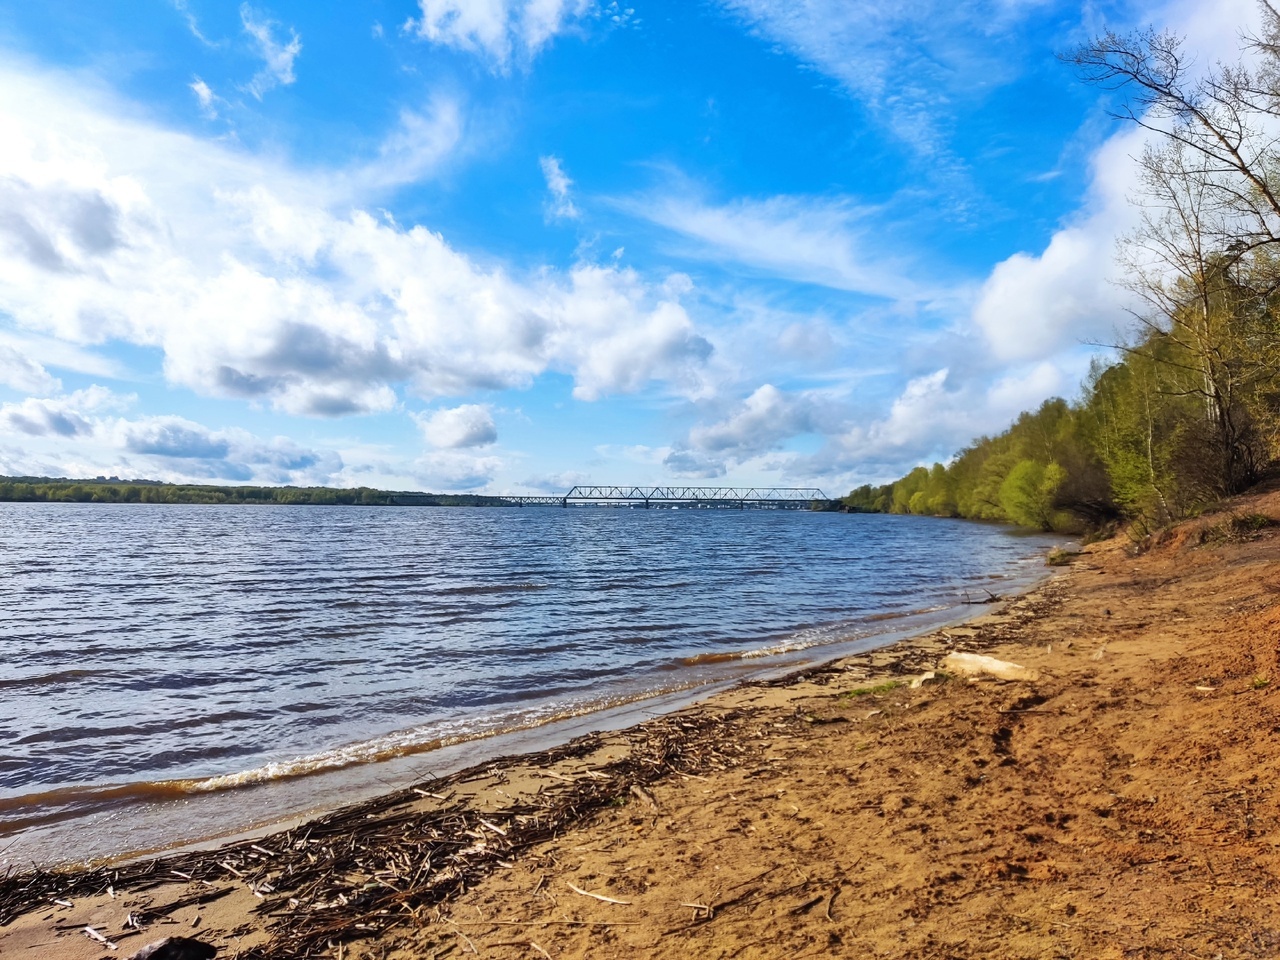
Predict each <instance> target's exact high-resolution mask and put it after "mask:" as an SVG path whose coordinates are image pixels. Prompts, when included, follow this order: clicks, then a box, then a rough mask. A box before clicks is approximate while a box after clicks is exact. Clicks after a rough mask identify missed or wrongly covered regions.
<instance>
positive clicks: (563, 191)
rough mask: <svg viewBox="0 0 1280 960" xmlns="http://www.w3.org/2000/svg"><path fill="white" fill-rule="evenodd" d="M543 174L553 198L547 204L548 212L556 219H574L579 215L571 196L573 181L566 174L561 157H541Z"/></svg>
mask: <svg viewBox="0 0 1280 960" xmlns="http://www.w3.org/2000/svg"><path fill="white" fill-rule="evenodd" d="M538 163H539V165H540V166H541V167H542V176H543V177H544V178H546V181H547V190H549V191H550V192H551V200H550V202H549V203H548V204H547V214H548V215H549V216H551V217H554V218H555V219H558V220H559V219H566V220H573V219H576V218H577V217H578V215H579V214H578V208H577V207H575V206H574V205H573V200H572V199H571V198H570V196H569V188H570V187H571V186H573V181H572V180H570V179H569V177H568V176H567V175H566V174H565V172H564V168H563V167H562V166H561V165H560V158H559V157H540V158H539V159H538Z"/></svg>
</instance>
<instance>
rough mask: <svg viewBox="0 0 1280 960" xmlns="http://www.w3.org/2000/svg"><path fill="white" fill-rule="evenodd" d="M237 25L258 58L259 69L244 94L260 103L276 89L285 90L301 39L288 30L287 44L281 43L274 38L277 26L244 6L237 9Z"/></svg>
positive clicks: (298, 52)
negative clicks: (238, 15) (245, 34)
mask: <svg viewBox="0 0 1280 960" xmlns="http://www.w3.org/2000/svg"><path fill="white" fill-rule="evenodd" d="M240 22H241V24H243V26H244V32H245V33H247V34H248V35H249V36H250V37H251V38H252V39H253V42H254V45H255V46H256V48H257V52H258V55H259V56H260V57H262V60H263V67H262V69H261V70H259V71H258V72H257V73H256V74H254V76H253V79H252V80H250V81H249V83H248V84H247V85H246V86H245V90H247V91H248V92H249V93H251V94H252V95H253V96H254V97H256V98H257V99H259V100H261V99H262V95H263V94H264V93H266V92H267V91H268V90H271V89H273V88H274V87H277V86H281V85H283V86H288V85H289V84H291V83H293V82H294V80H295V79H296V77H295V76H294V74H293V62H294V61H295V60H297V59H298V55H299V54H300V53H302V38H301V37H299V36H298V32H297V31H296V30H294V29H293V28H292V27H290V28H289V42H288V43H281V42H280V41H278V40H277V39H276V37H275V29H276V27H277V26H278V24H277V23H276V22H275V21H274V20H270V19H267V18H265V17H263V16H261V15H260V14H258V13H257V12H256V11H254V9H253V8H252V7H251V6H249V4H247V3H242V4H241V5H240Z"/></svg>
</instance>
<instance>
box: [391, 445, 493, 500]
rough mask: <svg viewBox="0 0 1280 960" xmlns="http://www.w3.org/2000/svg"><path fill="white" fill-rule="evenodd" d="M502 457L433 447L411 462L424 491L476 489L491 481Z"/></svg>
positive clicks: (415, 475)
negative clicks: (434, 448) (433, 448)
mask: <svg viewBox="0 0 1280 960" xmlns="http://www.w3.org/2000/svg"><path fill="white" fill-rule="evenodd" d="M501 468H502V459H501V458H500V457H493V456H477V455H475V454H470V453H465V452H463V451H461V450H432V451H430V452H428V453H426V454H424V455H423V456H422V457H421V458H419V459H418V460H416V461H415V462H414V464H413V472H414V477H415V479H416V480H417V481H418V483H419V484H420V485H421V486H422V487H423V488H425V489H427V490H442V491H456V490H478V489H480V488H482V487H485V486H487V485H488V484H490V483H491V482H493V478H494V475H495V474H496V473H497V472H498V470H500V469H501Z"/></svg>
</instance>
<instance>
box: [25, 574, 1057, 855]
mask: <svg viewBox="0 0 1280 960" xmlns="http://www.w3.org/2000/svg"><path fill="white" fill-rule="evenodd" d="M1037 559H1038V558H1037ZM1052 576H1053V573H1052V571H1046V570H1045V569H1044V568H1043V567H1040V568H1038V569H1036V571H1035V572H1034V573H1028V572H1026V571H1025V570H1024V571H1023V572H1018V573H1006V574H1005V575H1004V576H1003V579H1000V580H992V581H991V582H990V586H992V587H995V588H996V589H998V590H1001V591H1002V593H1001V594H1000V595H999V596H998V597H996V600H997V601H999V600H1007V599H1010V598H1013V597H1017V596H1020V595H1022V593H1024V592H1025V591H1027V590H1029V589H1031V588H1034V587H1035V586H1036V585H1037V584H1039V583H1041V582H1043V581H1045V580H1046V579H1048V578H1051V577H1052ZM959 589H960V588H957V590H959ZM983 589H984V591H985V592H986V593H987V594H988V595H989V596H995V595H993V594H991V593H990V590H989V589H987V588H985V587H984V588H983ZM961 592H963V591H961ZM992 602H993V601H988V600H974V599H971V598H970V597H969V595H968V594H967V593H966V594H965V599H964V600H960V599H958V595H957V599H956V600H955V601H954V602H953V603H952V604H951V605H949V606H946V607H937V608H932V607H931V608H922V609H918V610H902V611H892V612H887V613H883V614H877V615H874V616H871V617H867V618H865V619H864V620H862V621H860V624H861V629H860V630H858V631H856V632H855V633H853V634H852V635H850V636H848V637H846V638H844V639H841V640H838V641H835V642H829V643H818V644H815V645H813V646H795V647H790V646H784V647H781V648H779V649H778V650H777V651H776V652H770V651H756V650H743V651H732V652H727V653H716V654H708V655H702V656H699V657H692V658H689V659H688V660H686V661H685V666H686V667H687V668H689V669H690V670H693V671H697V673H694V674H691V678H690V679H687V680H686V681H684V682H683V683H682V684H681V685H678V686H673V687H670V688H664V689H660V690H657V691H653V690H640V691H639V692H637V693H636V694H635V695H634V696H625V695H624V696H622V697H621V698H612V700H611V702H607V704H606V705H603V706H600V705H597V704H587V705H584V706H577V707H574V708H573V709H567V710H564V711H563V712H561V713H559V714H558V715H554V716H553V718H552V719H549V720H541V719H540V720H537V721H535V722H531V723H527V724H526V723H517V724H515V725H512V726H508V727H505V728H503V729H499V730H497V731H495V732H486V731H478V732H473V733H464V734H461V735H455V736H452V737H450V738H447V739H444V740H441V741H436V740H427V741H424V743H423V745H422V747H421V748H410V749H405V750H403V751H401V752H397V753H395V754H392V755H389V756H388V757H387V758H384V759H378V760H374V761H359V762H351V763H335V764H333V765H332V766H324V765H319V766H316V767H315V769H306V770H305V771H304V772H302V773H300V774H297V775H286V776H274V775H273V776H270V777H266V778H261V779H258V778H255V779H252V780H249V779H247V775H246V774H245V773H240V772H237V773H233V774H222V775H217V776H209V777H203V778H194V779H192V780H190V781H181V780H160V781H149V782H139V783H129V784H123V785H106V786H101V787H99V786H92V785H84V786H80V787H72V788H61V789H60V793H62V794H65V795H67V796H69V797H70V796H78V797H80V800H79V801H78V802H80V803H82V804H84V803H87V802H88V800H86V799H85V797H88V798H89V799H92V798H94V797H96V796H97V795H99V794H102V795H103V796H104V797H105V798H106V799H105V800H104V801H103V802H104V803H112V804H114V806H113V807H107V806H103V807H102V808H101V809H98V810H96V811H95V812H93V813H92V814H90V815H80V816H79V817H75V816H67V817H62V818H57V819H47V820H36V821H35V823H34V825H33V826H31V827H29V828H26V829H24V830H20V831H18V832H15V833H12V834H10V835H8V836H0V873H2V872H3V871H5V870H12V869H24V868H26V867H28V866H32V865H34V866H36V867H39V868H41V869H48V870H55V871H66V870H77V869H96V868H100V867H107V866H121V865H126V864H129V863H131V862H132V861H135V860H140V859H144V858H155V857H162V856H166V855H168V854H173V853H180V852H186V851H190V850H200V849H206V848H209V847H212V846H221V845H223V844H226V843H230V842H232V841H234V840H237V839H241V838H244V839H251V838H254V837H261V836H265V835H268V834H270V833H273V832H278V831H280V830H283V829H286V828H287V827H289V826H291V825H296V824H298V823H301V822H304V821H305V820H310V819H313V818H316V817H319V816H324V815H325V814H327V813H331V812H333V811H334V810H335V809H338V808H340V807H346V806H349V805H351V804H354V803H360V802H363V801H365V800H375V799H378V798H380V797H381V796H383V795H385V794H386V793H388V792H390V791H392V790H395V789H398V788H405V787H408V786H411V785H413V784H415V783H418V782H419V781H420V780H422V779H423V778H424V777H432V778H434V777H438V776H443V775H449V774H454V773H457V772H458V771H460V770H462V769H464V768H467V767H471V766H474V765H476V764H483V763H489V762H492V761H493V760H494V759H495V758H498V757H504V758H509V757H511V756H520V755H524V754H526V753H528V754H533V753H539V752H542V751H545V750H549V749H553V748H555V747H557V746H560V745H562V744H563V743H564V742H566V741H568V740H571V739H573V738H575V737H577V736H580V735H582V734H584V733H588V732H593V731H602V730H603V731H607V732H618V731H621V730H623V729H625V728H627V727H631V726H633V725H636V724H638V723H640V722H642V721H643V720H645V719H648V718H651V717H653V716H658V715H663V714H668V713H672V712H675V711H678V710H682V709H685V708H688V707H691V706H694V705H696V704H698V703H701V702H703V701H706V700H708V699H710V698H714V697H716V696H718V695H720V694H723V693H725V692H728V691H732V690H733V689H735V688H737V687H738V686H740V685H742V684H744V683H745V684H751V683H754V682H757V681H760V680H763V681H771V680H773V679H775V678H776V677H778V676H790V675H792V674H794V673H797V672H804V671H807V670H812V669H821V668H822V667H824V666H826V665H828V664H830V663H832V662H835V661H842V660H846V659H849V658H851V657H859V656H862V655H864V654H867V653H870V652H874V651H878V650H881V649H887V648H891V647H894V646H896V645H898V644H901V643H903V642H910V641H911V640H912V639H915V638H918V637H921V636H925V635H927V634H930V633H933V632H936V631H937V630H941V629H946V628H948V627H952V626H955V625H957V624H960V623H964V622H968V621H969V620H972V619H974V618H975V617H980V616H982V615H983V614H984V612H985V611H986V609H988V608H989V607H990V605H991V603H992ZM873 625H874V626H876V627H880V628H882V629H880V630H878V631H876V632H868V631H869V629H870V628H871V627H872V626H873ZM602 702H605V701H602ZM400 733H401V732H399V731H394V732H391V733H389V734H386V735H384V736H382V737H380V738H379V739H381V740H390V739H393V738H396V737H398V736H400ZM361 746H363V744H353V745H343V746H340V747H337V748H333V749H332V750H330V751H328V752H329V753H333V754H338V753H343V752H351V753H355V752H356V748H359V747H361ZM310 759H312V758H310V757H302V758H300V760H302V761H306V760H310ZM296 764H297V762H296V761H291V762H286V763H284V764H277V763H275V762H273V763H272V764H270V766H275V765H283V766H293V765H296ZM258 769H259V768H255V769H252V770H250V771H248V774H250V775H251V774H256V773H257V772H258ZM261 769H265V767H264V768H261ZM217 780H225V781H241V780H244V781H245V783H244V785H243V786H241V785H239V783H236V784H235V785H233V786H229V787H227V788H222V789H203V788H202V786H203V784H205V783H208V782H212V781H217ZM187 783H193V784H196V787H195V788H194V789H184V784H187ZM116 797H122V798H123V799H117V800H113V799H112V798H116ZM241 809H243V810H245V811H246V813H245V815H244V816H243V818H238V817H237V816H236V814H235V811H237V810H241ZM90 817H92V819H90ZM103 818H105V820H104V819H103ZM177 818H182V822H183V824H184V826H183V828H182V830H181V831H178V830H176V829H174V828H172V827H170V826H168V825H169V824H172V823H173V822H174V821H175V820H176V819H177ZM139 821H141V823H139ZM197 824H198V826H197ZM77 827H83V828H85V829H88V830H90V831H93V830H94V829H95V828H96V829H97V830H99V831H105V832H104V833H101V834H100V835H99V836H97V837H95V840H94V842H93V843H91V844H88V845H85V846H82V847H81V849H80V851H77V852H75V853H73V854H71V855H69V856H66V857H61V858H55V857H50V856H49V855H48V853H47V848H46V847H44V846H43V844H45V843H47V842H48V841H49V840H51V839H52V840H53V841H54V842H59V841H60V840H61V838H62V836H63V835H64V834H66V833H67V831H68V830H69V829H71V830H74V829H76V828H77ZM137 836H142V837H147V838H152V839H154V840H155V841H156V842H154V843H153V844H151V845H145V846H139V845H137V844H133V845H131V844H130V843H128V842H127V841H128V840H129V839H130V838H132V837H137ZM58 849H59V850H61V849H62V848H61V847H59V848H58Z"/></svg>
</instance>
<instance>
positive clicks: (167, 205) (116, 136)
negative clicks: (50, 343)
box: [0, 65, 711, 416]
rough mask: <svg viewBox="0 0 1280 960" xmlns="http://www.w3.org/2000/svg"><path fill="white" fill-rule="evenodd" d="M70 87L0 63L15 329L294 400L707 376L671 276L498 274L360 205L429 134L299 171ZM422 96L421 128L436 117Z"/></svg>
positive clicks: (1, 256)
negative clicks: (377, 163) (160, 360)
mask: <svg viewBox="0 0 1280 960" xmlns="http://www.w3.org/2000/svg"><path fill="white" fill-rule="evenodd" d="M15 71H17V72H15ZM18 76H21V82H17V77H18ZM84 98H85V94H84V92H83V90H81V89H80V88H78V87H77V86H76V85H75V84H74V83H73V82H72V81H70V80H67V81H62V80H60V79H59V78H58V77H56V76H50V75H47V74H41V73H40V72H39V71H38V70H37V69H34V68H31V69H25V70H19V68H18V67H17V66H15V65H5V66H0V144H3V145H4V147H3V148H2V149H0V311H3V312H5V313H7V314H8V315H9V316H10V317H12V318H13V321H14V322H15V323H16V324H18V325H19V326H21V327H24V328H26V329H27V330H31V331H40V332H42V333H46V334H48V335H49V336H51V337H53V338H56V339H59V340H61V341H63V342H64V343H70V344H75V345H81V346H85V345H92V344H98V343H103V342H105V341H108V340H119V341H125V342H128V343H132V344H136V345H141V346H146V347H154V348H157V349H159V350H160V351H162V353H163V357H164V373H165V376H166V378H167V379H168V381H169V382H170V383H173V384H179V385H182V386H185V387H188V388H190V389H192V390H194V391H195V392H197V393H198V394H201V395H205V396H215V397H231V398H239V399H244V400H248V401H252V402H256V403H261V404H265V405H269V406H272V407H274V408H276V409H278V410H282V411H285V412H289V413H299V414H306V415H311V416H339V415H347V414H359V413H368V412H376V411H384V410H388V409H391V408H392V407H393V406H394V405H395V403H396V401H397V390H399V389H402V388H407V389H410V390H412V391H414V392H416V393H417V394H419V395H420V396H422V397H425V398H435V397H441V396H450V395H453V396H457V395H464V394H467V393H471V392H474V391H476V390H484V389H501V388H508V387H525V386H528V385H529V384H530V383H532V381H533V379H534V378H536V377H537V376H539V375H540V374H542V373H544V372H546V371H557V372H563V373H567V374H569V375H570V376H572V377H573V378H574V382H575V395H576V396H578V397H579V398H581V399H588V400H591V399H597V398H600V397H603V396H606V395H609V394H616V393H625V392H631V391H637V390H642V389H644V388H646V387H647V386H648V385H650V384H653V383H665V384H667V385H668V387H669V388H670V389H673V390H676V391H678V392H681V393H684V394H689V395H694V394H697V393H698V392H700V391H703V390H705V389H706V384H705V382H704V380H703V373H704V367H705V363H706V360H707V358H708V357H709V356H710V353H711V345H710V343H709V341H708V340H707V339H706V338H705V337H703V336H702V335H701V334H699V333H698V332H697V330H696V329H695V325H694V323H693V320H692V319H691V317H690V316H689V314H688V312H687V310H686V309H685V306H684V305H683V303H682V298H683V297H685V296H686V295H687V294H688V293H689V291H690V287H691V285H690V283H689V281H688V279H687V278H686V277H683V276H681V275H678V274H676V275H672V276H670V277H668V278H667V279H666V280H665V281H662V282H657V283H655V282H653V281H651V280H649V279H647V278H645V277H642V276H640V275H639V274H637V273H636V272H635V271H632V270H629V269H626V268H623V267H621V266H620V265H618V264H610V265H607V266H601V265H597V264H592V263H580V264H578V265H577V266H575V267H573V268H572V269H570V270H568V271H557V270H553V269H542V270H537V271H535V272H532V273H530V274H528V275H525V276H516V275H512V274H511V273H510V272H509V271H507V270H506V269H504V268H503V267H502V266H501V265H499V264H494V263H491V262H490V263H485V264H481V263H478V262H477V261H475V260H473V259H472V258H470V257H468V256H467V255H465V254H463V253H461V252H459V251H458V250H456V249H454V248H453V247H452V246H451V245H450V244H449V243H448V242H447V241H446V240H445V238H444V237H443V236H441V235H440V234H439V233H435V232H433V231H431V230H429V229H427V228H426V227H423V226H411V227H404V226H401V225H400V224H398V223H396V222H394V221H393V220H392V219H390V218H389V217H388V216H386V215H383V214H377V215H375V214H374V213H372V212H369V211H368V210H367V209H365V208H364V207H363V206H361V204H360V201H361V199H362V198H363V197H365V196H367V192H368V191H370V190H373V189H375V188H376V187H377V186H378V185H385V184H388V183H390V182H392V181H394V180H395V179H396V178H398V177H403V176H408V175H410V174H411V173H412V171H413V170H414V169H416V168H417V167H419V166H420V165H421V163H422V162H423V157H424V156H432V157H433V156H436V155H437V154H438V152H439V150H437V149H436V148H434V147H433V148H431V149H428V150H425V151H415V149H413V148H412V147H411V146H410V145H405V146H404V149H403V150H400V149H399V148H398V147H396V146H394V145H393V146H391V147H388V149H387V152H386V153H387V156H386V158H385V160H386V165H385V166H384V167H383V168H382V170H381V172H377V171H372V172H371V171H370V170H369V169H368V168H356V169H354V170H347V171H338V172H336V173H324V174H309V173H306V172H302V171H299V170H297V169H294V168H291V167H288V166H284V165H280V164H279V163H276V162H273V161H269V160H264V159H261V158H258V157H255V156H252V155H250V154H247V153H245V152H243V151H241V150H238V149H236V148H235V147H233V146H229V145H226V144H218V143H209V142H206V141H201V140H198V139H195V138H192V137H189V136H186V135H183V134H177V133H173V132H170V131H167V130H164V129H161V128H158V127H156V126H154V125H151V124H149V123H147V122H145V121H141V120H138V119H136V116H135V115H134V114H133V113H132V112H131V111H130V110H129V109H128V108H127V107H124V106H121V105H117V104H113V103H111V102H110V101H109V100H103V99H102V97H101V96H99V97H98V98H96V99H95V100H93V101H86V100H85V99H84ZM441 114H443V115H444V116H446V119H444V120H440V121H439V123H436V124H428V126H430V127H431V128H432V129H433V130H434V129H439V128H446V129H449V128H451V123H452V121H449V120H448V119H447V116H448V114H449V110H448V109H447V108H444V107H441V109H440V110H439V111H437V113H436V114H433V116H438V115H441ZM412 126H413V124H412V122H406V121H403V120H402V128H403V129H404V130H409V129H410V128H411V127H412ZM441 136H442V137H443V141H449V140H450V138H451V136H452V134H448V135H445V134H442V135H441ZM433 137H434V135H432V136H427V137H426V138H425V139H426V140H428V141H432V142H436V141H435V139H433ZM406 138H407V140H406V144H407V143H408V140H411V139H412V138H410V137H409V135H408V134H406ZM443 141H441V142H443ZM415 142H417V141H415ZM440 149H443V147H442V148H440ZM402 156H403V157H408V158H409V159H406V160H405V161H404V163H403V164H401V163H400V160H399V159H398V158H400V157H402ZM54 277H56V278H58V282H57V284H51V282H50V281H51V279H52V278H54Z"/></svg>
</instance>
